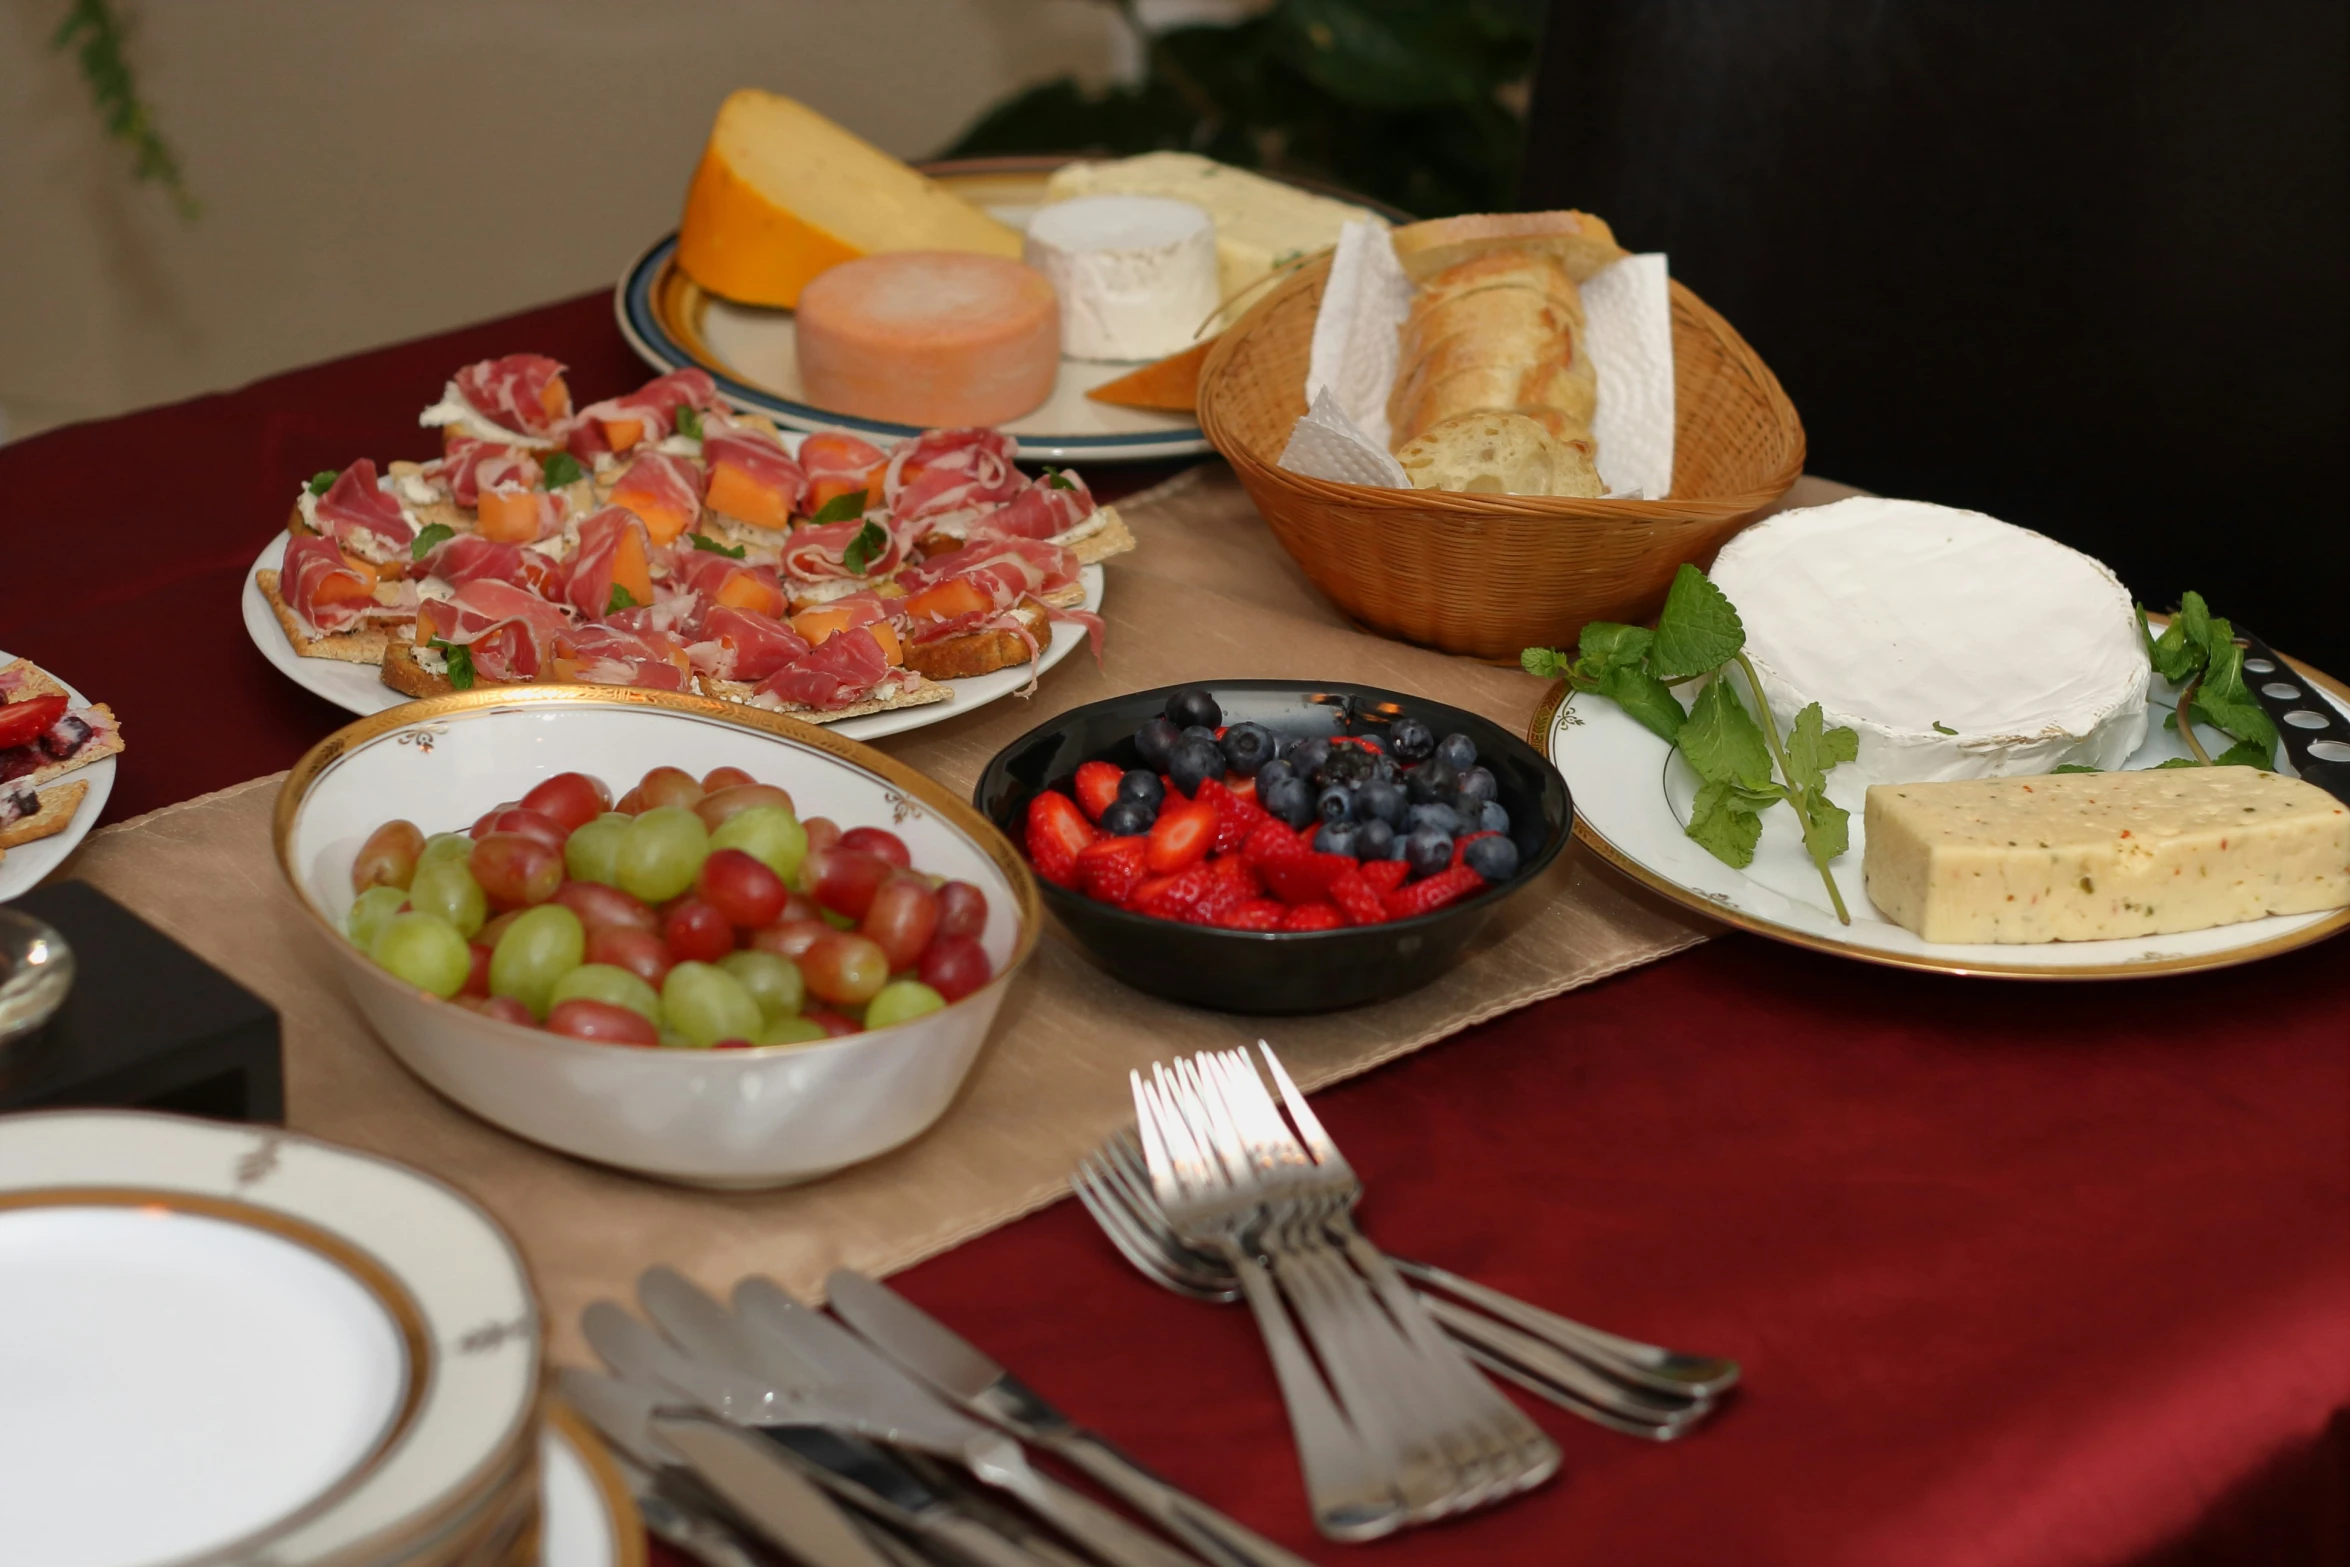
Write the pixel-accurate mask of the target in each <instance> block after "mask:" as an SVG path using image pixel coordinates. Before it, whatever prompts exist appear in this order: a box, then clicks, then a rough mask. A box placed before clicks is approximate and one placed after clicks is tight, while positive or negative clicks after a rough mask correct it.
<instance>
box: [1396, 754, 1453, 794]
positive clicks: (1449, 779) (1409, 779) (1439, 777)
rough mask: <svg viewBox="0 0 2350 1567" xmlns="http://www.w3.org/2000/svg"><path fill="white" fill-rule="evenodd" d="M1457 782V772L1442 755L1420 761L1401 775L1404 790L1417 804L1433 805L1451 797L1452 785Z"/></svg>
mask: <svg viewBox="0 0 2350 1567" xmlns="http://www.w3.org/2000/svg"><path fill="white" fill-rule="evenodd" d="M1458 782H1459V774H1458V773H1456V772H1455V771H1454V770H1453V766H1452V764H1451V763H1449V762H1447V761H1445V760H1444V759H1443V758H1442V757H1438V758H1437V759H1436V760H1434V761H1432V762H1422V763H1421V764H1420V765H1419V766H1417V767H1415V768H1413V769H1412V770H1411V771H1410V772H1408V773H1406V774H1404V775H1403V786H1404V791H1405V792H1406V793H1407V794H1409V795H1410V796H1411V797H1412V800H1413V803H1415V804H1418V805H1433V804H1435V803H1436V802H1438V801H1440V800H1449V799H1451V798H1452V792H1453V786H1454V785H1455V784H1456V783H1458Z"/></svg>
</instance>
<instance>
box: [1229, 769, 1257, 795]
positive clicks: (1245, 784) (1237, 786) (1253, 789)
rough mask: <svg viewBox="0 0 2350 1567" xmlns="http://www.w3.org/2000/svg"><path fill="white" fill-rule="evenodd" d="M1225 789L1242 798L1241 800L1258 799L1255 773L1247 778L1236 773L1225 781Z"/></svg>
mask: <svg viewBox="0 0 2350 1567" xmlns="http://www.w3.org/2000/svg"><path fill="white" fill-rule="evenodd" d="M1224 787H1225V788H1227V789H1229V790H1231V791H1232V792H1233V793H1234V794H1236V795H1238V796H1240V798H1242V799H1243V800H1252V801H1253V800H1254V799H1256V797H1257V780H1256V776H1255V775H1254V774H1253V773H1252V774H1251V775H1250V776H1248V777H1246V778H1243V777H1241V776H1240V774H1238V773H1234V774H1232V775H1231V776H1230V777H1228V778H1226V779H1225V780H1224Z"/></svg>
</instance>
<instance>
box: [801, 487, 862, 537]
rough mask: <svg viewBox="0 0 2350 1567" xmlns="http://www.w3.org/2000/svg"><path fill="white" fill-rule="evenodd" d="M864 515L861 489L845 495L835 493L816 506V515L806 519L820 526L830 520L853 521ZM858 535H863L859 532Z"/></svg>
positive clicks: (830, 521)
mask: <svg viewBox="0 0 2350 1567" xmlns="http://www.w3.org/2000/svg"><path fill="white" fill-rule="evenodd" d="M864 515H865V492H864V491H863V490H850V491H849V492H848V493H847V494H845V495H835V496H834V497H833V498H832V499H831V500H828V501H826V502H825V503H824V504H823V505H821V506H819V507H817V508H816V515H814V516H813V517H810V518H809V519H808V520H809V521H810V522H811V523H815V524H817V525H818V526H822V525H823V524H825V523H832V522H854V521H856V520H857V519H858V518H859V517H862V516H864ZM858 537H859V538H862V537H864V535H862V534H859V535H858Z"/></svg>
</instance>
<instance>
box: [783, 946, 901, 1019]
mask: <svg viewBox="0 0 2350 1567" xmlns="http://www.w3.org/2000/svg"><path fill="white" fill-rule="evenodd" d="M799 963H800V977H801V978H803V979H805V980H806V981H807V982H808V993H809V994H810V995H812V996H814V997H816V998H817V999H818V1000H820V1001H834V1002H845V1003H847V1004H848V1005H850V1006H862V1005H864V1004H865V1003H866V1002H868V1001H871V1000H872V999H873V996H874V993H875V992H876V991H878V990H880V989H881V987H882V986H884V985H886V984H888V983H889V959H888V958H887V957H886V956H884V955H883V953H882V950H881V947H880V944H879V943H877V942H875V941H873V940H872V939H871V938H870V937H866V936H858V935H853V934H851V933H850V932H848V931H843V930H828V931H826V932H825V933H824V934H823V935H821V936H818V937H817V938H816V939H815V940H814V941H811V942H810V943H808V950H807V951H805V952H803V953H801V954H800V958H799Z"/></svg>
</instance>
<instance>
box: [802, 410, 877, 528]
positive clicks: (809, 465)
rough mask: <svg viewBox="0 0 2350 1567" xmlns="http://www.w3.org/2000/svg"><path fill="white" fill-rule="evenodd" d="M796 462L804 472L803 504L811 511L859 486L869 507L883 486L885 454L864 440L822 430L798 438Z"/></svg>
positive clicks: (820, 509)
mask: <svg viewBox="0 0 2350 1567" xmlns="http://www.w3.org/2000/svg"><path fill="white" fill-rule="evenodd" d="M800 466H801V467H802V468H804V469H806V470H807V473H808V498H807V507H808V511H809V514H810V515H814V514H815V513H817V512H820V511H822V510H823V509H824V507H825V504H826V503H827V502H829V501H832V500H834V499H836V498H838V497H839V496H843V495H853V494H855V493H856V492H857V491H859V490H863V491H864V492H865V499H866V504H867V506H868V508H870V507H871V505H872V503H873V501H874V500H876V499H877V498H878V497H879V496H880V495H881V493H882V490H883V489H884V488H885V487H886V481H887V477H888V473H889V457H888V455H887V454H886V453H884V452H883V451H882V449H881V448H880V447H878V446H875V445H873V444H872V443H870V442H868V441H860V440H858V439H857V438H856V437H855V436H853V435H842V434H840V433H838V432H837V431H826V432H825V433H823V434H821V435H811V436H809V437H808V438H807V439H806V440H804V441H802V442H800Z"/></svg>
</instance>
